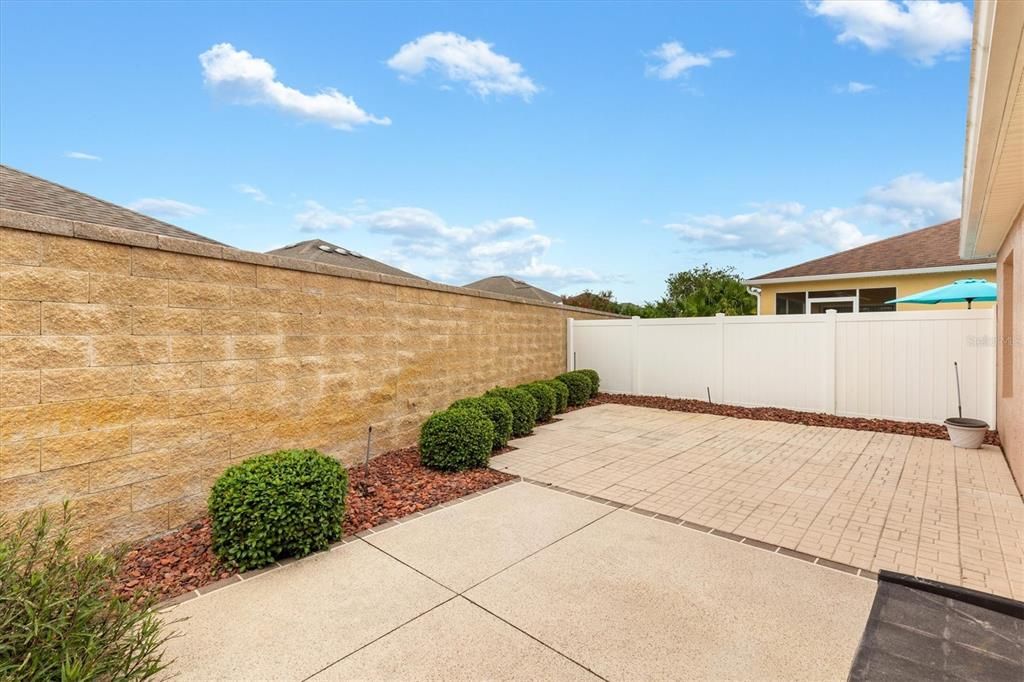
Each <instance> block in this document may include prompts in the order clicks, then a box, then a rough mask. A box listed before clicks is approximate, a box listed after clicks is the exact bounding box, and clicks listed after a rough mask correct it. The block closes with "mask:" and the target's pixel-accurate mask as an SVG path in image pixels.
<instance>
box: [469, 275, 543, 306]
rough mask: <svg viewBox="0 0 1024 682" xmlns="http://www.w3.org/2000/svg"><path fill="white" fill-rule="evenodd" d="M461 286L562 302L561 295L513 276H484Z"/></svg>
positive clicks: (533, 299) (537, 299)
mask: <svg viewBox="0 0 1024 682" xmlns="http://www.w3.org/2000/svg"><path fill="white" fill-rule="evenodd" d="M463 286H464V287H465V288H466V289H476V290H477V291H489V292H491V293H492V294H503V295H505V296H517V297H519V298H525V299H527V300H530V301H543V302H544V303H561V302H562V298H561V296H558V295H557V294H553V293H551V292H550V291H544V290H543V289H541V288H540V287H535V286H533V285H532V284H528V283H526V282H524V281H523V280H521V279H515V278H514V277H507V276H505V275H497V276H495V277H485V278H483V279H480V280H477V281H475V282H470V283H469V284H465V285H463Z"/></svg>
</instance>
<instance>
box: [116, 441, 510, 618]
mask: <svg viewBox="0 0 1024 682" xmlns="http://www.w3.org/2000/svg"><path fill="white" fill-rule="evenodd" d="M512 449H514V448H503V449H502V450H501V451H500V452H507V451H508V450H512ZM496 454H499V453H496ZM348 473H349V492H348V499H347V500H346V510H345V521H344V526H343V527H344V534H345V535H351V534H353V533H358V532H359V531H362V530H366V529H367V528H373V527H374V526H378V525H380V524H382V523H386V522H388V521H392V520H394V519H399V518H402V517H403V516H408V515H409V514H413V513H415V512H418V511H420V510H422V509H427V508H429V507H433V506H436V505H438V504H441V503H443V502H448V501H450V500H454V499H457V498H459V497H463V496H465V495H468V494H470V493H473V492H476V491H477V490H483V489H485V488H490V487H491V486H494V485H497V484H499V483H504V482H505V481H508V480H510V479H512V478H515V477H514V476H510V475H509V474H506V473H503V472H500V471H494V470H493V469H470V470H469V471H461V472H457V473H443V472H440V471H434V470H433V469H427V468H426V467H424V466H422V465H421V464H420V455H419V450H418V449H417V448H415V447H412V448H406V449H404V450H395V451H392V452H389V453H386V454H383V455H380V456H379V457H376V458H374V459H372V460H370V465H369V467H366V466H364V465H361V466H357V467H352V468H351V469H349V472H348ZM237 572H238V571H236V570H233V569H231V568H228V567H226V566H224V565H223V564H221V563H220V562H219V561H218V559H217V557H216V555H214V553H213V549H212V538H211V533H210V520H209V518H206V517H204V518H202V519H199V520H197V521H193V522H192V523H189V524H188V525H186V526H183V527H182V528H179V529H178V530H175V531H173V532H171V533H168V534H167V535H162V536H160V537H158V538H155V539H152V540H148V541H143V542H140V543H138V544H136V545H134V546H133V547H132V548H131V549H129V551H128V552H127V553H126V554H125V556H124V559H123V561H122V566H121V575H120V578H119V580H118V582H117V584H116V585H115V590H116V591H117V592H118V593H119V594H121V595H123V596H131V595H133V594H135V593H137V592H142V593H143V594H145V595H153V596H155V597H156V599H157V600H158V601H163V600H166V599H171V598H172V597H176V596H178V595H181V594H185V593H186V592H189V591H191V590H195V589H198V588H200V587H203V586H204V585H208V584H210V583H212V582H215V581H217V580H220V579H222V578H227V577H229V576H231V575H234V574H235V573H237Z"/></svg>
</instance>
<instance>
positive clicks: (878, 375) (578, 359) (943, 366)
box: [566, 309, 996, 427]
mask: <svg viewBox="0 0 1024 682" xmlns="http://www.w3.org/2000/svg"><path fill="white" fill-rule="evenodd" d="M566 338H567V349H566V350H567V358H568V368H569V369H572V368H573V367H576V368H580V369H582V368H585V367H589V368H593V369H596V370H597V371H598V372H599V373H600V374H601V389H602V390H603V391H607V392H609V393H626V394H632V395H657V396H668V397H672V398H694V399H701V400H706V399H707V397H708V392H709V391H710V393H711V400H712V401H713V402H718V403H725V404H729V405H743V406H748V407H784V408H789V409H794V410H806V411H810V412H825V413H829V414H837V415H844V416H851V417H876V418H886V419H899V420H906V421H923V422H934V423H941V422H942V420H944V419H945V418H946V417H951V416H956V383H955V377H954V373H953V362H954V361H956V362H957V363H958V364H959V366H960V387H961V391H962V394H963V410H964V416H965V417H975V418H978V419H984V420H985V421H987V422H988V423H989V424H990V425H992V426H993V427H995V420H996V409H995V404H996V388H995V387H996V363H995V348H996V336H995V315H994V312H993V310H992V309H986V310H926V311H920V312H916V311H915V312H883V313H851V314H846V313H844V314H838V313H836V312H834V311H828V312H827V313H825V314H824V315H764V316H754V315H750V316H737V317H726V316H725V315H722V314H719V315H717V316H715V317H690V318H669V319H653V320H647V319H640V318H638V317H634V318H632V319H630V320H586V321H584V320H573V319H571V318H570V319H569V320H568V333H567V335H566Z"/></svg>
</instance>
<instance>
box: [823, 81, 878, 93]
mask: <svg viewBox="0 0 1024 682" xmlns="http://www.w3.org/2000/svg"><path fill="white" fill-rule="evenodd" d="M874 89H875V86H874V85H871V84H869V83H861V82H859V81H850V82H849V83H847V84H846V85H837V86H835V87H834V88H833V91H835V92H836V93H837V94H840V95H859V94H861V93H862V92H868V91H869V90H874Z"/></svg>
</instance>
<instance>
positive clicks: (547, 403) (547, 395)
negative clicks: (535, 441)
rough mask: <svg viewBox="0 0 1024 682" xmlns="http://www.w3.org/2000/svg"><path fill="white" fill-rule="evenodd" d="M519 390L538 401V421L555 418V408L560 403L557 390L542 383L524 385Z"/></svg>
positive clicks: (535, 382)
mask: <svg viewBox="0 0 1024 682" xmlns="http://www.w3.org/2000/svg"><path fill="white" fill-rule="evenodd" d="M518 388H521V389H523V390H524V391H526V392H527V393H529V394H530V395H532V396H533V399H534V400H536V401H537V421H538V422H546V421H551V418H552V417H553V416H555V406H556V405H557V403H558V396H556V395H555V390H554V389H553V388H551V387H550V386H547V385H545V384H544V382H542V381H534V382H533V383H529V384H523V385H522V386H519V387H518Z"/></svg>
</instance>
